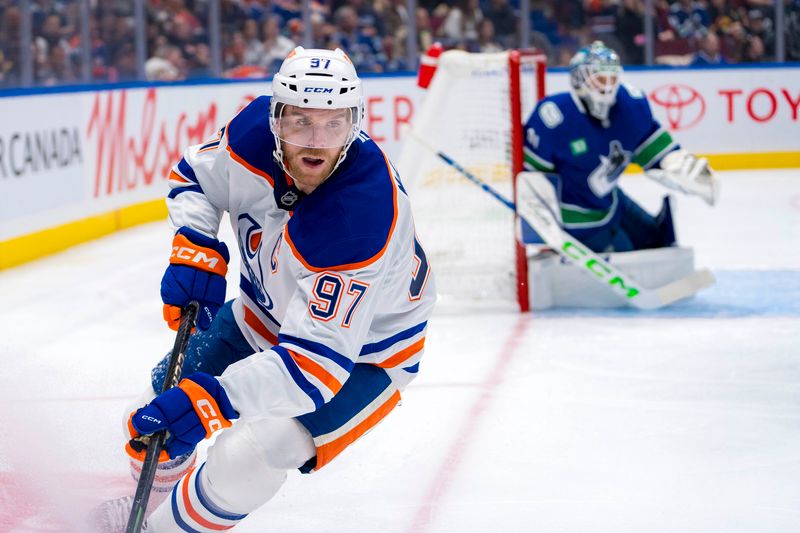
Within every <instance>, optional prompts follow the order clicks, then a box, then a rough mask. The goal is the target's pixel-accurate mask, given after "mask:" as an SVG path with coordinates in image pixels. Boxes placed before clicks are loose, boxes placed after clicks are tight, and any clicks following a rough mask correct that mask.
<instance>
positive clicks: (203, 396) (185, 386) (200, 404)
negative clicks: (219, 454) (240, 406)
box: [178, 379, 232, 438]
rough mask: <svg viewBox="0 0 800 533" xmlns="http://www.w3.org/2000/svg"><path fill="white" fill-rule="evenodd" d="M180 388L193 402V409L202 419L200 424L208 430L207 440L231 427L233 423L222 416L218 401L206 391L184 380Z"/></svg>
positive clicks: (179, 385) (192, 382)
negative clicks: (215, 433) (217, 432)
mask: <svg viewBox="0 0 800 533" xmlns="http://www.w3.org/2000/svg"><path fill="white" fill-rule="evenodd" d="M178 387H179V388H180V389H181V390H182V391H183V392H185V393H186V396H188V397H189V401H191V402H192V407H193V408H194V411H195V413H197V416H198V418H200V423H201V424H203V427H204V428H205V429H206V438H209V437H210V436H211V435H212V434H213V433H214V432H215V431H218V430H220V429H224V428H229V427H231V425H232V424H231V421H230V420H228V419H227V418H225V417H224V416H222V412H221V411H220V408H219V405H217V400H215V399H214V397H213V396H211V395H210V394H209V393H208V391H207V390H206V389H204V388H203V387H202V386H200V385H198V384H197V383H195V382H194V381H192V380H191V379H182V380H181V382H180V383H178Z"/></svg>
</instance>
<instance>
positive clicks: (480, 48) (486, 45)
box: [475, 19, 505, 54]
mask: <svg viewBox="0 0 800 533" xmlns="http://www.w3.org/2000/svg"><path fill="white" fill-rule="evenodd" d="M504 49H505V47H504V46H503V45H501V44H500V43H499V42H497V39H495V35H494V23H493V22H492V21H491V20H489V19H483V20H482V21H481V22H480V24H478V39H477V41H476V46H475V51H477V52H481V53H483V54H491V53H495V52H502V51H503V50H504Z"/></svg>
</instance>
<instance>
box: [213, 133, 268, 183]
mask: <svg viewBox="0 0 800 533" xmlns="http://www.w3.org/2000/svg"><path fill="white" fill-rule="evenodd" d="M225 148H226V149H227V150H228V153H230V154H231V157H232V158H233V160H234V161H236V162H237V163H239V164H240V165H242V166H243V167H244V168H246V169H247V170H249V171H250V172H252V173H253V174H256V175H257V176H261V177H262V178H264V179H265V180H267V182H268V183H269V184H270V185H271V186H272V187H273V188H275V181H274V180H273V179H272V176H270V175H269V174H267V173H266V172H264V171H263V170H260V169H257V168H256V167H254V166H253V165H251V164H250V163H248V162H247V161H245V160H244V158H243V157H242V156H240V155H239V154H237V153H236V152H234V151H233V148H231V145H230V144H229V145H227V146H225Z"/></svg>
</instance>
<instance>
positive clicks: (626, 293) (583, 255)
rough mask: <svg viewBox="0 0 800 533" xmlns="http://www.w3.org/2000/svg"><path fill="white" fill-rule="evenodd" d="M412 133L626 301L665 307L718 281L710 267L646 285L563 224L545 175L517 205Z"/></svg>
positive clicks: (522, 191)
mask: <svg viewBox="0 0 800 533" xmlns="http://www.w3.org/2000/svg"><path fill="white" fill-rule="evenodd" d="M409 133H410V135H411V136H412V137H413V138H414V140H415V141H417V142H418V143H420V144H421V145H422V146H424V147H425V148H427V149H428V150H430V151H431V152H433V153H435V154H436V155H437V156H438V157H439V159H441V160H442V161H444V162H445V163H447V164H448V165H450V166H451V167H453V168H454V169H456V170H457V171H458V172H459V173H461V175H463V176H464V177H465V178H467V179H468V180H469V181H471V182H472V183H474V184H476V185H478V186H479V187H480V188H481V189H483V190H484V191H486V192H487V193H489V194H490V195H492V196H493V197H494V198H495V199H497V200H498V201H499V202H500V203H502V204H503V205H505V206H506V207H508V208H509V209H511V210H512V211H514V212H515V213H517V215H518V216H519V217H520V218H522V219H523V220H524V221H525V222H527V223H528V224H529V225H530V226H531V227H532V228H533V229H534V230H536V232H537V233H538V234H539V236H540V237H542V239H543V240H544V241H545V243H546V244H547V245H548V246H550V247H551V248H552V249H553V250H555V251H556V252H557V253H558V254H559V255H560V256H562V257H563V258H565V259H566V260H567V261H568V262H570V263H572V264H573V265H575V266H577V267H578V268H581V269H582V270H584V271H585V272H586V273H588V274H590V275H591V276H592V278H593V279H595V280H597V282H598V283H603V284H604V285H608V286H609V287H610V288H611V289H612V290H613V291H614V292H616V293H617V294H619V295H620V296H621V297H622V298H623V299H624V301H625V302H626V303H628V304H630V305H632V306H634V307H636V308H639V309H657V308H659V307H664V306H666V305H669V304H671V303H674V302H676V301H677V300H681V299H683V298H687V297H689V296H691V295H693V294H695V293H696V292H697V291H699V290H700V289H702V288H705V287H708V286H709V285H711V284H712V283H714V275H713V274H711V272H710V271H708V270H707V269H703V270H699V271H697V272H693V273H692V274H690V275H689V276H686V277H685V278H681V279H679V280H676V281H673V282H671V283H668V284H666V285H663V286H661V287H656V288H654V289H648V288H645V287H642V286H641V285H640V284H639V283H638V282H636V280H634V279H632V278H631V277H630V276H628V275H627V274H625V273H624V272H622V271H620V270H618V269H617V268H615V267H614V266H612V265H611V264H610V263H609V262H608V261H606V260H605V259H603V258H602V257H600V256H599V255H597V254H595V253H594V252H592V251H591V250H590V249H589V248H587V247H586V246H585V245H584V244H582V243H581V242H580V241H579V240H577V239H575V238H574V237H573V236H571V235H570V234H569V233H567V232H566V231H564V230H563V229H562V228H561V225H560V224H559V222H558V217H557V216H556V215H555V213H553V211H552V209H551V208H550V207H549V206H548V204H547V202H546V201H545V200H543V198H542V193H543V192H544V191H543V190H542V189H541V186H542V185H544V186H547V187H551V186H550V184H549V183H547V182H546V178H544V177H543V176H541V175H539V176H540V178H541V180H544V181H540V182H539V183H538V185H540V187H537V184H536V183H535V182H534V181H533V180H532V179H520V180H519V181H518V182H517V187H518V190H517V197H518V199H519V200H520V202H519V204H517V205H515V204H514V203H513V202H512V201H510V200H508V199H507V198H506V197H504V196H503V195H502V194H500V193H499V192H497V191H496V190H494V189H493V188H492V187H491V185H489V184H488V183H486V182H485V181H483V180H482V179H481V178H479V177H478V176H476V175H474V174H473V173H471V172H470V171H468V170H467V169H466V168H464V167H463V166H462V165H460V164H459V163H458V162H457V161H455V160H454V159H453V158H452V157H450V156H448V155H447V154H445V153H444V152H442V151H440V150H437V149H436V148H434V147H433V146H431V145H430V144H428V143H427V142H426V141H425V140H424V139H422V138H420V136H419V135H417V134H416V133H415V132H414V131H413V130H409ZM551 188H552V187H551ZM537 189H538V190H537Z"/></svg>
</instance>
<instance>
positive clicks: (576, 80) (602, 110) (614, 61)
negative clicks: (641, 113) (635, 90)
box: [569, 41, 622, 124]
mask: <svg viewBox="0 0 800 533" xmlns="http://www.w3.org/2000/svg"><path fill="white" fill-rule="evenodd" d="M621 75H622V65H621V64H620V60H619V56H618V55H617V53H616V52H614V50H612V49H611V48H609V47H607V46H606V45H605V44H603V43H602V42H601V41H595V42H593V43H592V44H591V45H589V46H587V47H586V48H582V49H581V50H579V51H578V53H576V54H575V55H574V56H573V57H572V59H571V60H570V62H569V78H570V86H571V88H572V91H573V92H574V93H575V95H576V96H578V97H579V98H580V99H581V100H582V101H583V102H584V103H585V104H586V107H587V108H588V109H589V113H591V115H592V116H593V117H595V118H597V119H599V120H601V121H603V123H604V124H605V123H607V122H608V113H609V111H611V107H612V106H613V105H614V104H615V103H616V102H617V91H618V90H619V83H620V77H621Z"/></svg>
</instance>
